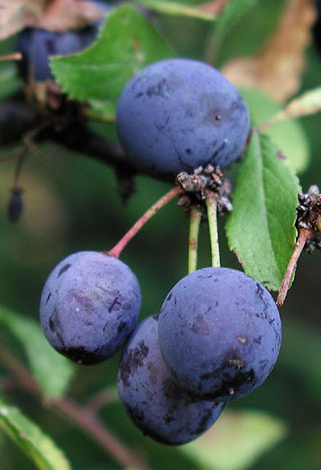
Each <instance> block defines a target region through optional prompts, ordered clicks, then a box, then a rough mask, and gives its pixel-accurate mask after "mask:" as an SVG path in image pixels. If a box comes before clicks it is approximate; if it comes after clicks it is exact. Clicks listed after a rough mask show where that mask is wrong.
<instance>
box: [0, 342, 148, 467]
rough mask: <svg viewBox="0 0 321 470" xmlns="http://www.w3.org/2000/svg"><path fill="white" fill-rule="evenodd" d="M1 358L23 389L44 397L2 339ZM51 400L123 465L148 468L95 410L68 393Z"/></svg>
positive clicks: (71, 420)
mask: <svg viewBox="0 0 321 470" xmlns="http://www.w3.org/2000/svg"><path fill="white" fill-rule="evenodd" d="M0 359H1V362H2V364H3V365H4V366H5V367H6V368H7V369H8V370H10V371H11V372H12V373H13V375H14V376H15V377H16V378H17V381H18V383H19V385H20V386H21V387H22V388H23V389H25V390H27V391H29V392H30V393H32V394H33V395H36V396H37V397H38V398H44V397H42V395H41V390H40V388H39V386H38V384H37V382H36V381H35V380H34V378H33V377H32V375H31V374H30V373H29V372H28V370H27V369H25V367H24V366H23V365H22V364H20V362H19V361H18V360H17V359H16V358H15V357H14V356H13V354H12V353H11V351H10V350H9V349H7V348H6V347H5V346H4V345H3V344H2V343H0ZM49 403H50V404H51V406H52V407H53V408H55V409H56V410H59V411H60V412H61V414H62V415H63V416H64V418H65V419H66V418H67V419H68V421H70V422H72V423H73V424H74V425H75V426H77V427H78V428H79V429H81V430H82V431H83V432H84V433H86V434H87V435H88V436H89V437H90V438H91V439H92V440H94V441H95V442H96V443H97V444H99V445H100V447H102V448H103V449H104V450H106V451H107V452H108V453H109V454H110V455H112V456H113V458H114V459H115V460H116V461H117V462H118V463H119V464H120V465H124V466H126V467H131V468H133V469H136V470H138V469H139V470H148V465H147V463H146V462H145V461H144V460H143V459H142V458H141V457H140V456H138V455H136V454H135V453H134V452H132V451H131V449H129V448H128V447H127V446H126V445H125V444H123V442H122V441H121V440H120V439H118V438H117V437H116V436H115V435H114V434H113V433H112V432H111V431H110V430H109V429H108V428H106V426H104V424H103V423H102V422H101V421H100V419H99V418H98V417H97V416H96V414H95V413H94V412H93V411H91V410H90V409H88V408H86V407H82V406H80V405H78V404H77V403H75V402H73V401H72V400H70V399H69V398H66V397H65V398H61V399H59V400H53V401H51V402H49Z"/></svg>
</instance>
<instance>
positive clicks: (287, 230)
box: [226, 131, 300, 290]
mask: <svg viewBox="0 0 321 470" xmlns="http://www.w3.org/2000/svg"><path fill="white" fill-rule="evenodd" d="M279 156H280V154H279V152H278V148H277V147H276V145H275V144H274V143H273V142H272V141H271V139H270V138H269V137H267V136H263V135H260V134H258V133H257V132H255V131H254V132H253V135H252V138H251V141H250V144H249V146H248V149H247V152H246V155H245V159H244V162H243V164H242V167H241V170H240V172H239V175H238V178H237V184H236V188H235V192H234V197H233V207H234V209H233V212H232V213H231V215H230V217H229V219H228V221H227V224H226V231H227V237H228V244H229V248H230V249H231V250H233V251H234V252H235V253H236V255H237V257H238V259H239V260H240V262H241V263H242V265H243V268H244V271H245V272H246V274H248V275H249V276H251V277H253V278H255V279H256V280H257V281H259V282H261V283H262V284H264V285H265V286H266V287H268V288H269V289H273V290H278V289H279V288H280V285H281V283H282V279H283V276H284V273H285V271H286V267H287V265H288V262H289V260H290V257H291V254H292V250H293V245H294V243H295V238H296V229H295V227H294V224H295V220H296V207H297V205H298V202H297V195H298V193H299V192H300V186H299V183H298V180H297V178H296V176H295V174H294V173H293V171H292V169H291V168H290V166H289V165H287V163H286V162H285V161H284V160H282V159H280V158H279Z"/></svg>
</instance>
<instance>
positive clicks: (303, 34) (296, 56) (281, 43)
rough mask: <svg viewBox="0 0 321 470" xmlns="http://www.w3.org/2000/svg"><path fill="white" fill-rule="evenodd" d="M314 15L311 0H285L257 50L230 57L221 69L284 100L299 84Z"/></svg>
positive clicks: (239, 82)
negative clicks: (271, 32) (275, 25)
mask: <svg viewBox="0 0 321 470" xmlns="http://www.w3.org/2000/svg"><path fill="white" fill-rule="evenodd" d="M315 19H316V10H315V6H314V2H313V0H288V2H287V4H286V6H285V8H284V11H283V14H282V17H281V20H280V23H279V26H278V28H277V30H276V32H275V34H274V35H273V37H272V38H271V39H270V40H269V41H268V42H267V44H266V45H265V46H264V47H263V49H262V50H261V52H260V53H259V54H258V55H257V56H256V57H254V58H237V59H233V60H231V61H230V62H228V63H227V64H226V65H225V66H224V68H223V69H222V72H223V73H224V75H225V76H226V77H227V78H228V79H229V80H231V81H232V82H233V83H235V84H237V85H240V86H247V87H250V88H258V89H261V90H262V91H264V92H265V93H267V94H268V95H270V96H271V97H272V98H274V99H276V100H277V101H279V102H284V101H286V100H288V99H289V98H290V97H291V96H292V95H294V94H295V93H296V92H297V91H298V89H299V87H300V83H301V76H302V73H303V70H304V65H305V61H304V51H305V48H306V47H307V46H308V45H309V44H310V42H311V27H312V25H313V24H314V22H315Z"/></svg>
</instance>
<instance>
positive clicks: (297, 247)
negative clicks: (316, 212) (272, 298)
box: [276, 228, 313, 307]
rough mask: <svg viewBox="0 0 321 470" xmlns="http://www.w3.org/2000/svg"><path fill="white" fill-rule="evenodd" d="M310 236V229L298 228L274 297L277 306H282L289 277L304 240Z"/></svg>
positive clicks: (291, 275)
mask: <svg viewBox="0 0 321 470" xmlns="http://www.w3.org/2000/svg"><path fill="white" fill-rule="evenodd" d="M312 237H313V232H312V230H310V229H307V228H301V229H300V231H299V236H298V238H297V241H296V244H295V246H294V250H293V253H292V256H291V259H290V261H289V264H288V267H287V268H286V271H285V275H284V278H283V281H282V284H281V288H280V291H279V295H278V298H277V299H276V305H278V307H282V305H283V304H284V301H285V298H286V295H287V293H288V290H289V286H290V283H291V279H292V277H293V274H294V272H295V268H296V265H297V262H298V259H299V257H300V255H301V253H302V250H303V248H304V247H305V244H306V242H307V241H309V240H310V239H311V238H312Z"/></svg>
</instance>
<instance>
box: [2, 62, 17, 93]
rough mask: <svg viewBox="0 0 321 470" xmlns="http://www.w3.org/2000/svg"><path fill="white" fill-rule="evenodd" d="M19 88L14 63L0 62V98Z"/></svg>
mask: <svg viewBox="0 0 321 470" xmlns="http://www.w3.org/2000/svg"><path fill="white" fill-rule="evenodd" d="M19 88H20V82H19V80H18V77H17V67H16V66H15V65H14V64H5V63H0V100H3V99H4V98H7V96H10V95H12V94H13V93H15V92H16V91H17V90H18V89H19Z"/></svg>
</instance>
